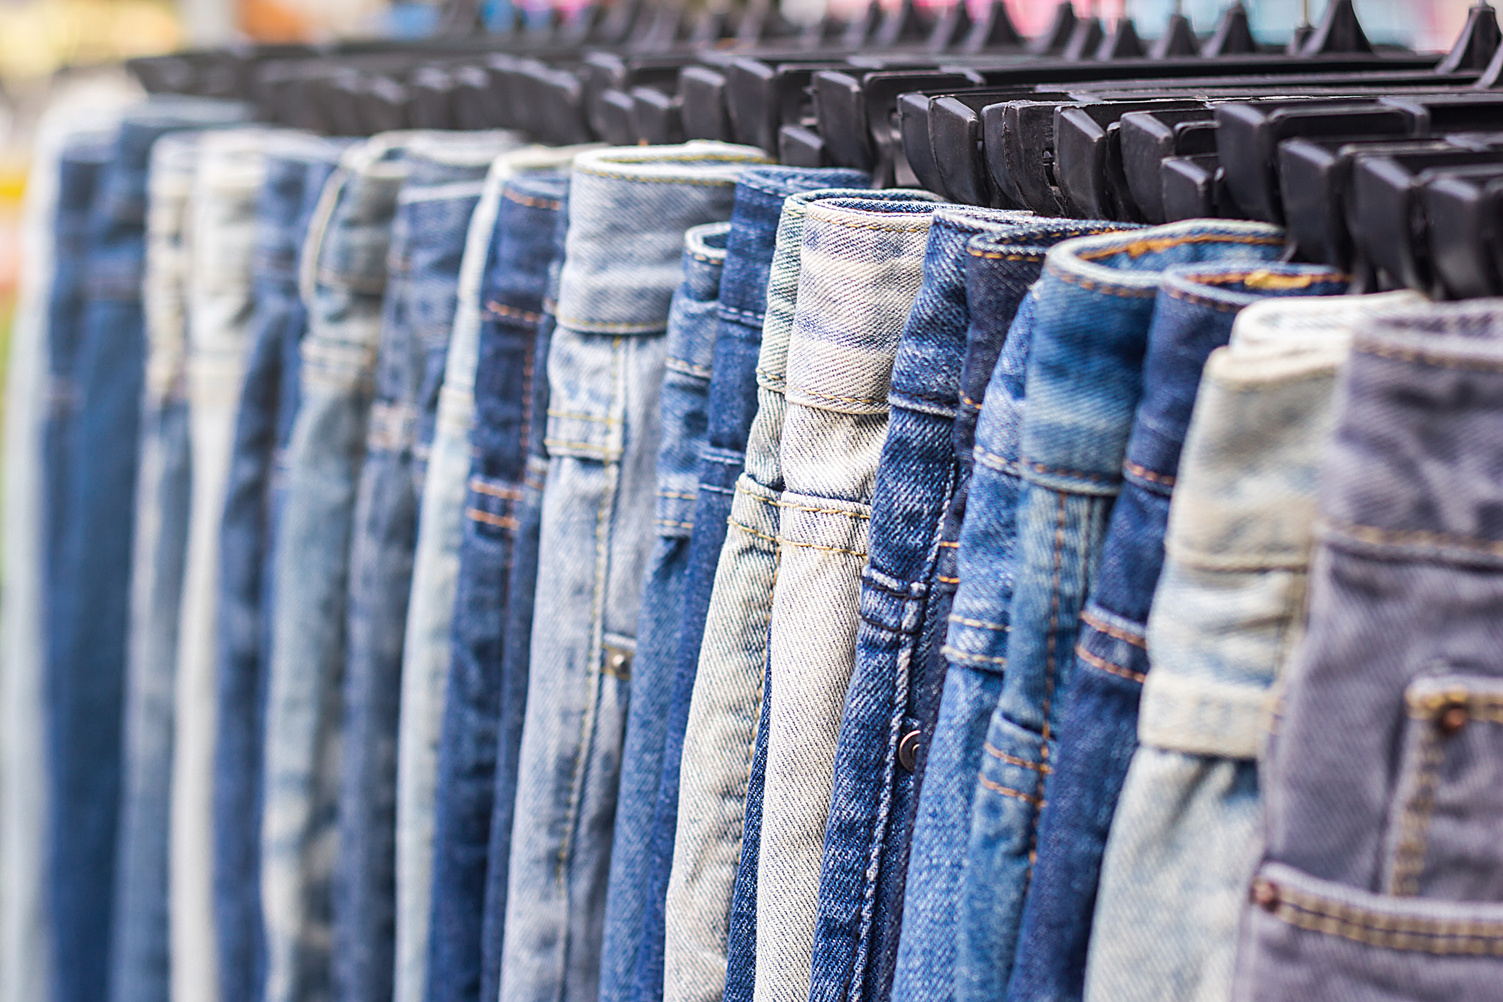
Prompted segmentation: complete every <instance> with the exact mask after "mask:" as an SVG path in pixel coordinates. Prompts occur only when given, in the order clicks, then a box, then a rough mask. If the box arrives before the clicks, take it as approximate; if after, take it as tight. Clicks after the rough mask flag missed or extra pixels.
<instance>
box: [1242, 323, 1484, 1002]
mask: <svg viewBox="0 0 1503 1002" xmlns="http://www.w3.org/2000/svg"><path fill="white" fill-rule="evenodd" d="M1500 374H1503V339H1500V327H1499V311H1498V303H1497V302H1496V301H1495V300H1490V301H1482V302H1477V303H1471V304H1463V305H1459V306H1427V307H1423V308H1417V309H1415V310H1413V311H1409V312H1406V313H1400V314H1395V315H1392V316H1388V317H1379V318H1375V319H1369V320H1366V321H1365V322H1363V323H1362V324H1361V325H1360V327H1358V328H1357V330H1356V331H1355V332H1354V338H1353V342H1352V353H1351V356H1350V358H1349V359H1348V360H1347V362H1346V365H1345V369H1344V371H1343V373H1342V378H1341V385H1340V386H1339V388H1338V390H1337V396H1336V421H1335V430H1334V435H1333V437H1332V439H1331V442H1330V444H1329V446H1328V447H1327V449H1326V451H1325V456H1324V459H1323V462H1322V463H1321V468H1320V501H1319V519H1320V525H1321V528H1320V529H1319V531H1318V535H1317V542H1316V548H1315V555H1314V558H1313V561H1312V563H1311V569H1310V590H1309V606H1308V609H1309V623H1308V627H1307V630H1306V633H1305V635H1304V638H1303V640H1302V641H1301V643H1300V645H1299V648H1298V650H1297V651H1296V652H1295V654H1294V656H1293V658H1292V660H1291V662H1290V664H1289V668H1288V672H1287V674H1286V676H1285V679H1284V691H1283V693H1282V697H1281V700H1280V704H1279V709H1278V715H1279V719H1278V720H1277V729H1276V731H1271V732H1270V733H1269V734H1268V735H1267V742H1268V744H1267V750H1266V759H1265V769H1264V771H1263V779H1264V790H1263V793H1264V804H1265V810H1264V830H1265V833H1266V836H1267V846H1266V849H1265V852H1264V855H1263V859H1262V861H1261V863H1260V864H1259V865H1258V868H1257V873H1256V876H1255V877H1254V878H1253V882H1252V888H1251V894H1249V895H1248V896H1247V897H1246V898H1244V899H1243V900H1244V903H1243V905H1242V909H1243V911H1242V926H1241V939H1240V943H1239V948H1238V956H1237V970H1236V975H1235V981H1234V985H1233V991H1232V998H1234V999H1237V1000H1239V1002H1253V1000H1258V999H1288V998H1298V997H1300V996H1301V995H1305V996H1307V997H1315V996H1317V995H1319V996H1322V997H1326V998H1343V999H1361V1000H1376V999H1398V998H1447V999H1456V1000H1458V1002H1472V1000H1481V999H1488V998H1493V997H1495V996H1496V994H1497V984H1498V981H1497V975H1498V955H1499V950H1500V948H1503V905H1500V904H1499V900H1500V899H1499V888H1500V875H1503V868H1500V866H1499V859H1500V857H1499V846H1498V840H1497V837H1496V833H1497V828H1496V819H1497V818H1498V805H1499V800H1498V798H1499V793H1500V790H1503V786H1500V784H1499V782H1498V764H1499V761H1500V758H1499V754H1498V737H1499V731H1498V726H1499V725H1498V723H1497V721H1498V720H1499V719H1500V718H1499V714H1498V709H1497V708H1498V707H1499V706H1500V705H1503V678H1500V676H1499V672H1498V666H1497V662H1496V658H1495V657H1494V656H1493V653H1492V652H1494V651H1496V650H1497V647H1498V644H1499V642H1500V641H1503V631H1500V623H1499V620H1498V616H1497V609H1498V603H1499V601H1500V599H1503V594H1500V588H1503V575H1500V570H1503V565H1500V563H1499V554H1500V553H1503V525H1500V523H1499V518H1498V512H1499V510H1500V509H1499V507H1498V498H1499V492H1498V485H1497V480H1496V478H1495V477H1494V476H1492V475H1491V474H1488V473H1486V472H1484V471H1487V470H1492V469H1496V468H1497V463H1498V461H1499V459H1500V458H1503V457H1500V455H1499V443H1500V442H1503V425H1500V422H1503V380H1500Z"/></svg>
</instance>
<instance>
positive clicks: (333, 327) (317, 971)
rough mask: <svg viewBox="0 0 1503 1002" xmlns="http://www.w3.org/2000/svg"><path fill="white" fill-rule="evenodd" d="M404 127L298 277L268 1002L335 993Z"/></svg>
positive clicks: (265, 838) (324, 231) (271, 832)
mask: <svg viewBox="0 0 1503 1002" xmlns="http://www.w3.org/2000/svg"><path fill="white" fill-rule="evenodd" d="M407 138H409V137H408V136H405V135H403V134H400V133H398V134H387V135H383V136H378V137H376V138H375V139H372V140H370V141H368V142H366V143H363V144H361V145H360V146H356V147H353V148H351V149H350V150H348V151H346V153H345V154H344V156H343V157H342V158H341V161H340V166H339V168H338V169H337V170H336V171H335V172H334V174H333V175H332V176H331V177H330V178H329V181H328V182H327V183H326V184H325V185H324V189H323V193H322V194H321V196H320V198H319V203H318V205H317V207H316V208H315V209H314V213H313V216H312V218H311V220H310V223H309V230H308V238H307V241H306V243H305V244H304V245H303V250H302V256H301V260H300V264H299V279H298V286H299V291H300V294H301V296H302V300H303V305H304V307H305V308H306V309H307V311H308V332H307V334H306V335H304V337H303V342H302V345H301V349H300V356H301V364H300V370H299V378H298V394H299V398H300V400H299V404H298V411H297V417H296V419H295V420H294V422H293V426H292V436H291V439H290V441H289V442H288V446H287V493H286V497H285V499H284V508H283V512H282V520H281V524H280V525H278V526H277V533H276V538H275V540H274V546H275V551H274V552H275V556H274V558H273V559H274V566H273V574H274V578H275V581H276V584H277V586H276V589H275V595H274V599H273V617H274V623H273V628H272V651H271V667H270V677H269V681H268V692H267V702H266V741H265V752H264V754H265V759H264V764H263V767H262V768H263V774H264V776H265V780H264V782H265V799H264V803H263V805H262V820H261V902H262V908H263V909H264V912H265V922H266V960H267V970H266V989H265V994H266V999H267V1000H268V1002H307V1000H315V1002H319V1000H324V999H328V998H330V997H332V985H331V980H330V978H331V975H330V964H331V957H330V948H331V936H330V928H329V925H330V915H329V913H330V908H331V905H332V901H331V898H332V887H331V882H332V876H333V870H334V863H335V859H336V858H337V857H338V855H339V852H340V846H339V841H338V831H337V825H336V822H337V818H336V810H337V799H338V791H339V777H340V767H339V766H340V763H339V750H340V723H341V717H342V698H341V696H342V679H343V675H344V660H345V607H346V597H347V595H348V591H349V588H348V578H349V552H350V537H351V535H352V524H353V515H354V507H355V485H356V481H357V479H358V478H359V475H360V464H361V461H362V459H363V458H364V455H365V440H366V425H367V422H368V420H369V415H370V406H371V397H372V389H373V387H372V384H373V382H374V378H375V366H376V347H377V342H378V338H379V335H380V325H381V297H382V292H383V291H384V290H385V288H386V257H387V250H388V247H389V245H390V242H391V229H392V219H393V216H394V215H395V213H396V201H397V192H398V190H399V189H400V188H401V186H402V181H403V179H404V178H405V177H406V174H407V167H406V166H405V165H404V163H403V162H402V161H401V159H400V157H401V152H402V149H403V144H404V141H405V140H406V139H407Z"/></svg>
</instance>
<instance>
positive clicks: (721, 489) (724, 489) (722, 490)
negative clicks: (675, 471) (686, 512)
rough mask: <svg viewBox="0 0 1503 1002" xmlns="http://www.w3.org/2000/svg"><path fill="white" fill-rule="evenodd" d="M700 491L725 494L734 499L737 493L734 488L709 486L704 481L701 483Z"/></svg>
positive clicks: (716, 485)
mask: <svg viewBox="0 0 1503 1002" xmlns="http://www.w3.org/2000/svg"><path fill="white" fill-rule="evenodd" d="M699 489H700V490H702V491H713V492H714V493H716V494H724V495H726V496H728V497H734V496H735V494H736V491H735V490H734V489H733V488H730V487H721V486H720V485H719V484H707V483H704V482H703V481H701V482H700V485H699ZM696 500H698V499H696Z"/></svg>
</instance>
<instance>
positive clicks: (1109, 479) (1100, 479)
mask: <svg viewBox="0 0 1503 1002" xmlns="http://www.w3.org/2000/svg"><path fill="white" fill-rule="evenodd" d="M973 448H974V449H975V450H977V451H984V450H981V449H980V446H975V447H973ZM1025 465H1026V466H1027V467H1028V468H1029V469H1030V470H1033V471H1035V472H1037V473H1043V474H1046V475H1053V476H1060V477H1079V478H1080V479H1082V480H1091V481H1094V482H1096V483H1099V484H1105V485H1108V486H1110V485H1113V484H1116V483H1117V482H1118V481H1119V480H1120V479H1121V478H1120V477H1118V476H1117V475H1116V474H1108V473H1087V472H1085V471H1084V470H1067V469H1065V468H1064V467H1062V466H1046V465H1044V464H1043V463H1036V462H1034V461H1033V460H1029V461H1028V462H1027V463H1026V464H1025Z"/></svg>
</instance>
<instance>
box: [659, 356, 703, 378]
mask: <svg viewBox="0 0 1503 1002" xmlns="http://www.w3.org/2000/svg"><path fill="white" fill-rule="evenodd" d="M663 364H664V365H666V366H667V367H668V368H670V369H673V370H675V371H678V372H687V373H688V374H689V375H691V376H712V375H714V372H713V370H711V369H710V367H709V366H708V365H695V364H694V363H693V362H685V361H684V360H683V359H681V358H666V359H664V360H663Z"/></svg>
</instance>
